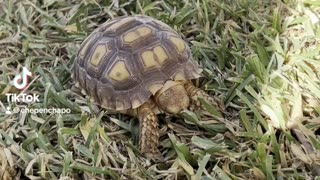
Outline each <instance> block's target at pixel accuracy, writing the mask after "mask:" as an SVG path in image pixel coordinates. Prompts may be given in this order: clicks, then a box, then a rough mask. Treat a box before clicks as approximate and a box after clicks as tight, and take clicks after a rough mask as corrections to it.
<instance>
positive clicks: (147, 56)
mask: <svg viewBox="0 0 320 180" xmlns="http://www.w3.org/2000/svg"><path fill="white" fill-rule="evenodd" d="M141 57H142V60H143V65H144V67H145V68H147V69H148V68H152V67H154V66H157V65H158V63H157V61H156V59H155V57H154V54H153V52H152V51H145V52H143V53H142V54H141Z"/></svg>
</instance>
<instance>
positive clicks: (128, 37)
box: [123, 27, 151, 43]
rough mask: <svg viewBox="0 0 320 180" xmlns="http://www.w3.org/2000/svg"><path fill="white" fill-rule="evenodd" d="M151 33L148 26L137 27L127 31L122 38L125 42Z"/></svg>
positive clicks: (130, 41)
mask: <svg viewBox="0 0 320 180" xmlns="http://www.w3.org/2000/svg"><path fill="white" fill-rule="evenodd" d="M150 33H151V29H150V28H148V27H139V28H138V29H136V30H134V31H131V32H128V33H126V34H125V35H124V36H123V40H124V42H126V43H132V42H133V41H136V40H137V39H140V38H144V37H146V36H148V35H149V34H150Z"/></svg>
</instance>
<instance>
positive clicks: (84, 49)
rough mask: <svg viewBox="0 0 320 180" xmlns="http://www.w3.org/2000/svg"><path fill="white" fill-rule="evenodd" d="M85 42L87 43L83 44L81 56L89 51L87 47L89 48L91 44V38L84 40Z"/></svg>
mask: <svg viewBox="0 0 320 180" xmlns="http://www.w3.org/2000/svg"><path fill="white" fill-rule="evenodd" d="M83 42H85V44H82V45H81V46H82V49H81V51H80V56H82V57H84V55H85V54H86V52H87V48H88V44H90V40H89V41H86V40H84V41H83Z"/></svg>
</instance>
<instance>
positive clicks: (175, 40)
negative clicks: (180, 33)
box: [170, 36, 186, 53]
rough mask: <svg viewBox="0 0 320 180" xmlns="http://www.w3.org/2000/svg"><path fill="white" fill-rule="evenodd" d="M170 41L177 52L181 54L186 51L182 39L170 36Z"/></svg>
mask: <svg viewBox="0 0 320 180" xmlns="http://www.w3.org/2000/svg"><path fill="white" fill-rule="evenodd" d="M170 41H171V42H172V43H173V44H174V45H175V47H176V49H177V50H178V52H180V53H182V52H183V51H184V50H185V49H186V46H185V43H184V41H183V40H182V39H180V38H178V37H174V36H171V37H170Z"/></svg>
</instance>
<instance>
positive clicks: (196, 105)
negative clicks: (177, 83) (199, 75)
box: [185, 82, 222, 112]
mask: <svg viewBox="0 0 320 180" xmlns="http://www.w3.org/2000/svg"><path fill="white" fill-rule="evenodd" d="M185 89H186V91H187V93H188V95H189V97H190V99H191V103H190V110H195V109H197V110H200V109H202V110H205V109H204V107H203V105H201V102H200V101H199V97H202V98H203V99H204V100H205V101H207V102H208V103H209V104H210V105H212V106H213V107H214V108H216V109H217V110H218V111H220V112H221V111H222V108H221V107H220V106H219V105H218V103H217V102H216V100H214V99H213V98H212V97H211V96H209V95H208V94H207V93H206V92H205V91H203V90H202V89H199V88H197V87H195V86H194V85H193V84H192V83H191V82H188V83H187V84H186V85H185Z"/></svg>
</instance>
